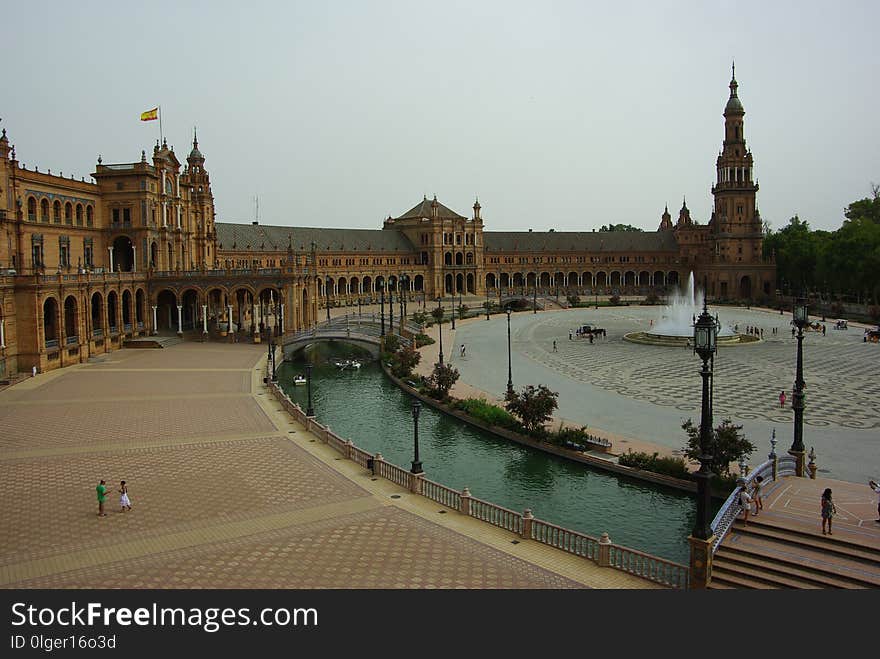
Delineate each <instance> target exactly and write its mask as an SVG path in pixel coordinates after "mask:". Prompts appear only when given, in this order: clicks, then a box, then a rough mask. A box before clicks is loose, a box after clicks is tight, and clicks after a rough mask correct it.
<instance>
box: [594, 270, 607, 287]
mask: <svg viewBox="0 0 880 659" xmlns="http://www.w3.org/2000/svg"><path fill="white" fill-rule="evenodd" d="M607 285H608V274H607V273H606V272H605V271H604V270H600V271H599V272H597V273H596V286H607Z"/></svg>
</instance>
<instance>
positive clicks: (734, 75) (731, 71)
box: [730, 60, 736, 80]
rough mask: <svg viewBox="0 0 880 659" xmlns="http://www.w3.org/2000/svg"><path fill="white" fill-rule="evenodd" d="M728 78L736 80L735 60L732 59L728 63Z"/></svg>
mask: <svg viewBox="0 0 880 659" xmlns="http://www.w3.org/2000/svg"><path fill="white" fill-rule="evenodd" d="M730 79H731V80H736V60H733V62H732V64H731V65H730Z"/></svg>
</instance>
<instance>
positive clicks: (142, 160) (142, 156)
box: [141, 149, 147, 162]
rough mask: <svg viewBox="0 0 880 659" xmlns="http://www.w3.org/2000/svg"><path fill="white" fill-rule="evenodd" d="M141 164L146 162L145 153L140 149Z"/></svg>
mask: <svg viewBox="0 0 880 659" xmlns="http://www.w3.org/2000/svg"><path fill="white" fill-rule="evenodd" d="M141 162H147V152H146V151H144V150H143V149H141Z"/></svg>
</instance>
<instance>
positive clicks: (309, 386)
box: [306, 364, 315, 416]
mask: <svg viewBox="0 0 880 659" xmlns="http://www.w3.org/2000/svg"><path fill="white" fill-rule="evenodd" d="M306 389H308V390H309V404H308V406H307V407H306V416H315V409H314V408H313V407H312V364H306Z"/></svg>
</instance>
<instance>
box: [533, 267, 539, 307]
mask: <svg viewBox="0 0 880 659" xmlns="http://www.w3.org/2000/svg"><path fill="white" fill-rule="evenodd" d="M532 313H538V277H537V276H536V277H535V286H534V288H532Z"/></svg>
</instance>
